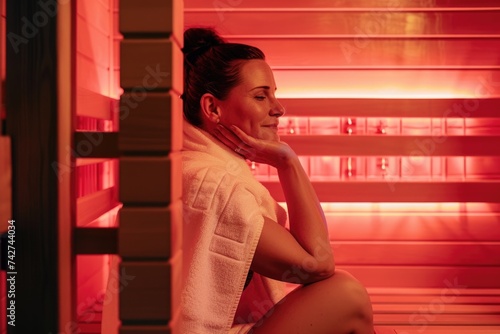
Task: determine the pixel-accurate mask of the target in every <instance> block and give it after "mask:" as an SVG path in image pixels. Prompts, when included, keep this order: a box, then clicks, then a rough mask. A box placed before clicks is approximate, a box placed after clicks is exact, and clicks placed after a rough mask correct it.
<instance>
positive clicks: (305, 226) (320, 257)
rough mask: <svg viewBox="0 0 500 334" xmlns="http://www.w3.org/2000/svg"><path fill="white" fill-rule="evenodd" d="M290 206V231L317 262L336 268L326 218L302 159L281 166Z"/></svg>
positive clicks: (279, 172) (328, 267)
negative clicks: (301, 161) (301, 162)
mask: <svg viewBox="0 0 500 334" xmlns="http://www.w3.org/2000/svg"><path fill="white" fill-rule="evenodd" d="M278 176H279V179H280V183H281V187H282V189H283V193H284V194H285V199H286V203H287V207H288V216H289V223H290V232H291V233H292V235H293V236H294V237H295V239H296V240H297V241H298V242H299V243H300V245H301V246H302V247H303V248H304V249H305V250H306V251H307V252H308V253H309V254H311V255H312V256H313V257H314V259H315V260H316V261H317V263H315V264H310V265H317V266H319V268H325V270H327V271H330V270H331V271H332V272H333V270H334V261H333V253H332V250H331V247H330V242H329V236H328V228H327V225H326V219H325V215H324V212H323V209H322V208H321V205H320V202H319V200H318V197H317V195H316V192H315V191H314V189H313V186H312V184H311V182H310V180H309V177H308V176H307V174H306V172H305V171H304V169H303V168H302V165H301V164H300V161H299V159H298V158H297V157H296V156H295V157H293V158H290V160H289V161H288V163H287V164H286V165H285V166H282V167H280V168H279V169H278Z"/></svg>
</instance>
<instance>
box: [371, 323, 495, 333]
mask: <svg viewBox="0 0 500 334" xmlns="http://www.w3.org/2000/svg"><path fill="white" fill-rule="evenodd" d="M470 320H471V323H467V324H465V325H461V326H460V325H445V326H443V325H436V326H435V327H431V326H432V324H429V327H427V328H426V329H425V333H426V334H450V333H453V334H498V333H500V326H494V325H491V326H488V325H483V326H481V325H478V324H475V322H474V319H470ZM390 327H391V329H390V331H391V332H389V331H387V332H378V331H377V334H420V333H422V328H420V327H419V326H410V325H407V326H400V325H396V326H394V325H393V326H390Z"/></svg>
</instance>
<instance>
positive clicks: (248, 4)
mask: <svg viewBox="0 0 500 334" xmlns="http://www.w3.org/2000/svg"><path fill="white" fill-rule="evenodd" d="M432 5H433V6H434V7H435V8H468V7H475V8H482V7H498V6H499V3H498V0H434V1H432ZM184 6H185V9H186V10H189V9H191V8H210V7H212V8H213V7H215V8H304V7H307V8H374V9H376V8H379V9H383V8H427V7H429V1H428V0H398V1H394V0H377V1H373V0H309V1H307V2H306V1H303V0H289V1H282V2H280V1H269V0H252V1H243V0H230V1H220V2H217V1H214V2H210V1H206V0H189V1H185V2H184Z"/></svg>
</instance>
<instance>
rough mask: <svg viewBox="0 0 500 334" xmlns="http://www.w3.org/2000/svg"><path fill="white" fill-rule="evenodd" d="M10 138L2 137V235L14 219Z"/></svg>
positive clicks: (0, 211) (0, 205)
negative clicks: (9, 222) (9, 221)
mask: <svg viewBox="0 0 500 334" xmlns="http://www.w3.org/2000/svg"><path fill="white" fill-rule="evenodd" d="M10 146H11V144H10V138H9V137H6V136H0V189H2V191H0V234H1V233H3V232H6V231H7V225H8V220H10V219H13V217H12V165H11V150H10Z"/></svg>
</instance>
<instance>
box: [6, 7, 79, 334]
mask: <svg viewBox="0 0 500 334" xmlns="http://www.w3.org/2000/svg"><path fill="white" fill-rule="evenodd" d="M43 3H44V4H45V3H46V2H43ZM56 6H57V5H56ZM58 7H59V8H58V13H57V16H56V17H53V18H52V19H47V20H44V25H43V28H40V29H39V28H37V27H35V29H36V33H34V31H31V33H30V35H29V36H31V37H30V38H29V39H24V41H27V43H23V42H20V44H16V45H14V44H12V45H11V47H8V48H6V49H5V50H6V57H7V58H6V59H7V64H8V66H6V71H7V73H6V87H5V91H8V92H9V93H8V97H9V98H8V100H7V101H6V108H7V122H6V125H7V134H8V135H9V136H10V138H11V140H12V147H11V149H12V168H13V169H12V189H13V190H15V191H13V193H12V204H13V205H12V217H14V219H15V220H16V224H17V225H16V231H17V233H18V234H17V237H18V239H17V240H18V242H16V246H18V249H19V250H20V251H19V252H16V270H17V272H19V273H23V274H22V275H17V276H16V294H15V302H16V323H15V325H16V326H15V332H16V333H51V332H52V333H57V332H59V329H62V328H63V327H59V325H60V324H63V323H64V324H71V323H70V321H71V320H72V318H71V315H72V314H71V313H72V312H71V310H70V308H69V307H68V305H71V303H72V302H73V298H72V297H73V291H74V290H71V289H69V287H70V286H69V282H70V281H71V279H72V278H73V277H74V276H73V268H72V267H71V265H69V261H68V260H69V258H70V256H71V252H70V248H69V247H68V246H69V245H70V244H71V243H70V238H69V234H68V233H67V231H68V230H69V227H70V225H71V222H70V221H68V220H64V221H63V220H61V221H59V220H60V219H61V218H64V217H66V216H65V214H66V211H68V212H71V210H72V208H71V206H70V205H67V206H65V208H64V209H62V210H60V209H59V204H60V199H61V200H62V201H63V200H65V199H67V198H68V196H66V195H67V193H66V192H63V191H61V190H62V189H63V188H64V187H65V186H66V185H67V184H66V183H65V182H61V180H59V179H58V173H57V172H58V170H57V169H55V170H54V169H53V168H51V164H52V163H53V162H56V163H57V162H60V161H61V159H60V156H59V155H58V151H59V149H58V143H64V144H68V142H65V139H66V138H64V137H63V138H61V137H62V136H61V133H62V131H61V133H58V132H59V131H58V130H59V123H58V122H61V123H63V121H62V120H61V118H64V117H63V116H62V115H61V114H62V112H61V113H59V112H58V111H59V110H58V109H59V108H60V107H62V110H64V111H65V112H66V113H67V111H68V110H70V109H69V108H66V107H67V104H65V102H66V101H67V100H66V99H64V98H67V99H69V100H70V99H71V94H58V92H59V89H61V87H60V86H58V84H61V85H64V86H65V87H71V85H70V84H69V82H68V81H67V77H66V76H65V75H68V76H69V74H70V72H71V71H68V70H67V68H65V67H64V65H65V64H67V63H66V62H65V61H67V60H68V57H65V56H66V55H69V54H68V53H65V52H66V51H67V50H68V49H67V48H66V46H67V44H65V43H64V42H65V41H63V40H64V38H61V35H59V34H58V33H59V32H60V30H62V29H58V27H61V26H60V25H59V23H60V22H62V21H64V20H65V19H66V18H68V16H67V12H66V9H67V8H68V7H69V6H68V5H67V6H58ZM40 14H45V13H44V12H43V11H41V9H40V6H39V5H38V3H33V2H30V3H27V2H24V1H15V0H10V1H9V3H8V6H7V15H6V16H7V17H8V18H9V19H8V20H7V31H9V33H11V34H13V36H19V37H22V36H27V35H26V30H25V29H26V27H27V26H26V24H27V23H30V24H32V22H33V20H32V19H33V18H38V20H40V18H42V19H43V17H46V16H41V15H40ZM38 22H40V21H38ZM64 31H65V32H67V33H68V35H70V34H71V33H70V32H71V27H70V25H67V26H65V29H64ZM23 38H24V37H23ZM55 60H57V61H55ZM64 129H65V130H66V131H68V132H69V131H70V129H71V128H70V127H66V128H64ZM67 147H69V146H67ZM63 149H64V146H63V145H61V150H63ZM0 191H3V189H2V190H0ZM69 195H72V194H71V192H69ZM66 226H67V227H68V229H65V228H64V227H66ZM21 237H22V247H21V246H19V244H20V243H21ZM34 277H37V278H38V281H37V282H38V283H41V284H37V283H36V282H34V281H33V278H34ZM67 288H68V289H67ZM59 296H61V298H58V297H59ZM62 296H64V298H63V297H62ZM33 310H37V311H36V312H33ZM68 311H69V312H68ZM1 313H2V314H4V313H3V310H2V311H1Z"/></svg>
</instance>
